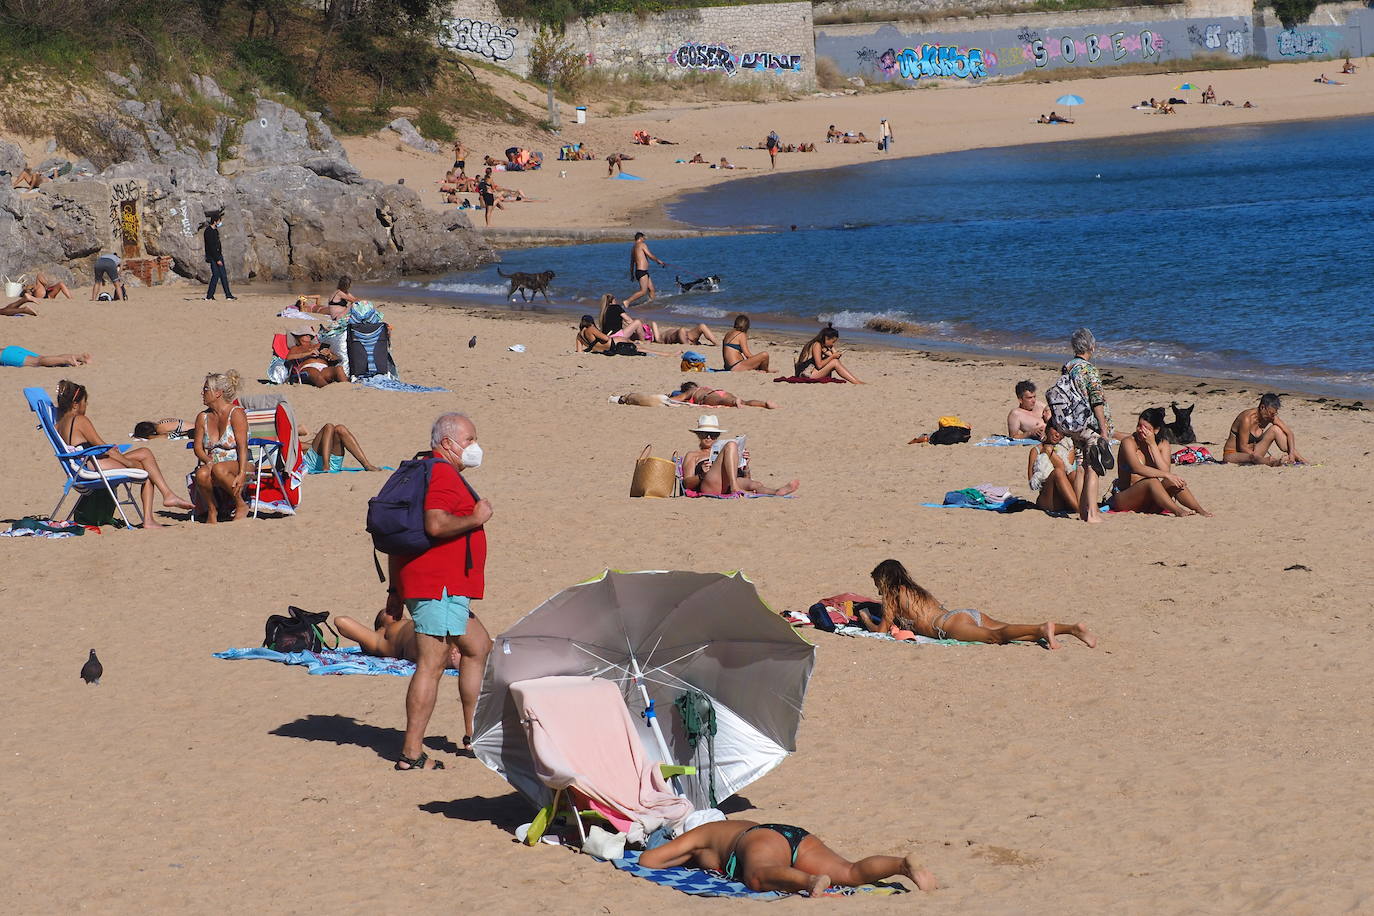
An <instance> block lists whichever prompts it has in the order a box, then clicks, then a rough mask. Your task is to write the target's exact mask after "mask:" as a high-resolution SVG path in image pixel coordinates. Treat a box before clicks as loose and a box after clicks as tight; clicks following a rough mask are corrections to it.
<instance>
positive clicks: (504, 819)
mask: <svg viewBox="0 0 1374 916" xmlns="http://www.w3.org/2000/svg"><path fill="white" fill-rule="evenodd" d="M420 810H421V811H425V812H428V813H429V814H442V815H443V816H444V817H451V818H453V819H454V820H459V821H473V822H476V821H487V822H488V823H490V824H491V825H492V826H494V827H497V828H499V829H501V830H504V831H506V832H507V833H514V832H515V828H516V827H519V826H520V825H521V824H524V823H528V822H529V821H530V820H531V819H533V818H534V808H533V807H532V806H531V805H530V803H529V802H528V801H526V800H525V798H524V796H522V795H520V793H518V792H508V793H506V794H505V795H502V796H500V797H498V798H486V797H484V796H481V795H474V796H472V797H471V798H455V799H454V800H453V801H432V802H425V803H424V804H423V805H420Z"/></svg>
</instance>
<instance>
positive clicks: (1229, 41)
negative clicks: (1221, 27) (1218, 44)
mask: <svg viewBox="0 0 1374 916" xmlns="http://www.w3.org/2000/svg"><path fill="white" fill-rule="evenodd" d="M1226 50H1227V52H1229V53H1231V54H1234V55H1236V56H1237V57H1243V56H1244V55H1245V51H1246V49H1245V33H1244V32H1242V31H1240V30H1239V29H1237V30H1236V31H1234V32H1227V33H1226Z"/></svg>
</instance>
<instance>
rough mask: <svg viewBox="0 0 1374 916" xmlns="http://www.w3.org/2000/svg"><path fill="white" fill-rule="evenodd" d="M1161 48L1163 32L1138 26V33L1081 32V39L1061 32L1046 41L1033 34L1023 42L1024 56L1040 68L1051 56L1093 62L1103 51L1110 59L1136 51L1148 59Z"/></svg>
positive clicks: (1117, 58)
mask: <svg viewBox="0 0 1374 916" xmlns="http://www.w3.org/2000/svg"><path fill="white" fill-rule="evenodd" d="M1163 50H1164V38H1163V36H1161V35H1156V34H1155V33H1154V32H1152V31H1150V30H1149V29H1142V30H1141V32H1140V34H1139V35H1127V34H1126V33H1125V32H1113V33H1112V34H1110V35H1091V34H1090V35H1085V36H1083V38H1081V39H1078V38H1074V37H1073V36H1071V35H1064V36H1061V37H1060V39H1059V40H1058V41H1054V40H1053V39H1051V40H1050V42H1049V44H1048V45H1047V44H1046V42H1045V40H1044V39H1041V38H1037V39H1035V40H1034V41H1032V42H1031V43H1030V44H1028V45H1026V46H1025V48H1024V56H1025V57H1026V59H1028V60H1031V61H1033V62H1034V63H1035V66H1036V67H1037V68H1040V67H1047V66H1049V63H1050V61H1052V60H1055V59H1059V60H1062V61H1063V62H1064V63H1066V64H1073V63H1087V64H1095V63H1097V62H1098V61H1099V60H1101V59H1102V55H1103V54H1104V53H1106V52H1107V51H1110V52H1111V55H1112V60H1114V61H1117V60H1121V59H1122V58H1123V57H1125V56H1126V55H1127V54H1131V53H1139V54H1140V56H1141V57H1142V58H1144V59H1146V60H1149V59H1150V58H1152V57H1159V56H1160V54H1161V53H1162V52H1163Z"/></svg>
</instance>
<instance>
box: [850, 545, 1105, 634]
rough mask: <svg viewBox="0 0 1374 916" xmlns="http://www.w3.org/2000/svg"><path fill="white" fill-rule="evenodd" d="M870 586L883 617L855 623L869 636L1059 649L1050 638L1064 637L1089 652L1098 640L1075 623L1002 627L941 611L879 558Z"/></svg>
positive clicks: (964, 612)
mask: <svg viewBox="0 0 1374 916" xmlns="http://www.w3.org/2000/svg"><path fill="white" fill-rule="evenodd" d="M871 575H872V576H873V584H874V585H876V586H877V587H878V595H879V597H881V598H882V600H883V616H882V618H881V619H879V620H875V619H874V618H873V616H872V615H871V614H869V613H868V612H867V611H859V612H858V616H859V622H860V623H861V624H863V628H864V629H865V630H868V631H869V632H870V633H891V632H892V630H893V629H901V630H909V631H911V632H912V633H915V634H917V635H919V636H927V637H930V638H931V639H959V640H963V641H964V642H986V643H994V644H996V645H1006V644H1007V643H1009V642H1039V641H1040V640H1044V642H1045V645H1046V646H1047V647H1048V648H1051V649H1058V648H1059V643H1058V642H1057V641H1056V640H1055V636H1056V635H1058V634H1060V633H1068V634H1069V635H1070V636H1074V637H1076V638H1077V639H1078V640H1080V641H1081V642H1082V643H1083V644H1084V645H1085V646H1087V647H1088V648H1089V649H1095V648H1097V636H1096V635H1095V634H1094V633H1093V632H1092V631H1091V630H1089V629H1088V628H1086V627H1084V626H1083V625H1082V624H1079V623H1053V622H1047V623H1003V622H1002V621H1000V620H994V619H993V618H992V617H990V616H988V615H987V614H984V613H982V612H980V611H974V610H968V609H959V610H954V611H948V610H945V606H944V605H943V604H941V603H940V602H939V601H937V600H935V596H934V595H932V594H931V593H930V592H928V591H926V590H925V589H924V588H922V587H921V586H919V585H917V584H916V581H915V580H914V579H912V578H911V576H910V574H908V573H907V571H906V567H905V566H903V565H902V564H901V563H899V562H897V561H896V560H884V561H883V562H881V563H879V564H878V565H877V566H875V567H873V572H872V574H871Z"/></svg>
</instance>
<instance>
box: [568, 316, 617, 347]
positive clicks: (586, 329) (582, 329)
mask: <svg viewBox="0 0 1374 916" xmlns="http://www.w3.org/2000/svg"><path fill="white" fill-rule="evenodd" d="M613 342H614V341H612V340H611V338H610V336H609V335H607V334H606V333H605V332H603V331H602V330H601V329H600V328H598V327H597V326H596V318H595V317H594V316H592V315H583V316H582V320H581V321H580V322H578V325H577V343H575V344H574V345H573V349H574V350H575V351H576V352H578V353H605V352H606V351H607V350H609V349H610V348H611V344H612V343H613Z"/></svg>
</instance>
